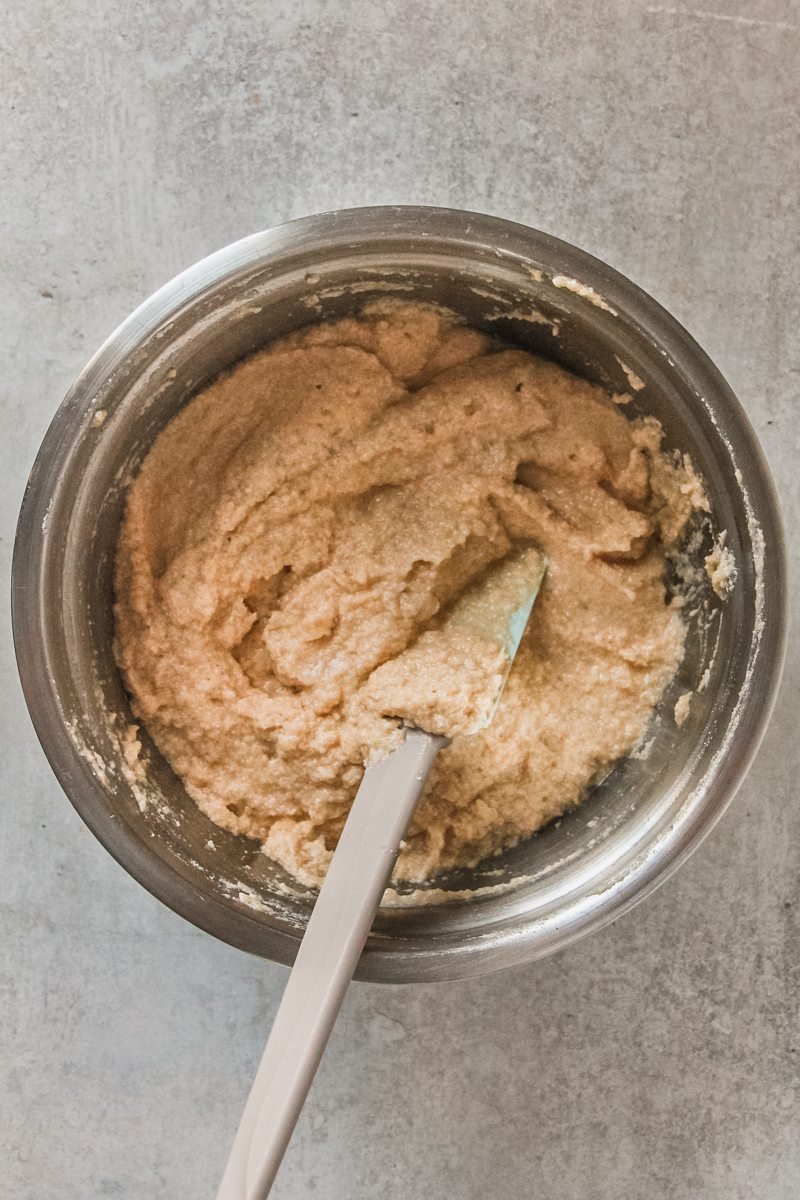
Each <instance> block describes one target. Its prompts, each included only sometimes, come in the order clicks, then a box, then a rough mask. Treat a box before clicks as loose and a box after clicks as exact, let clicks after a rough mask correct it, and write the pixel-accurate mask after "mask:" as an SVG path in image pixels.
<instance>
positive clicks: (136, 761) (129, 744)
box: [122, 723, 147, 783]
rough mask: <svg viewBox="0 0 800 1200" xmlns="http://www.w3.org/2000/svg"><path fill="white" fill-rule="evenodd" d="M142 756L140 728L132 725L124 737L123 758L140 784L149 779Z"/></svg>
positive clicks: (132, 776)
mask: <svg viewBox="0 0 800 1200" xmlns="http://www.w3.org/2000/svg"><path fill="white" fill-rule="evenodd" d="M141 755H142V743H141V742H140V740H139V726H138V725H136V724H135V723H131V724H130V725H128V727H127V728H126V730H125V732H124V733H123V735H122V757H123V759H124V760H125V766H126V767H127V770H128V773H129V774H130V776H131V778H133V779H135V780H137V781H138V782H140V783H141V782H144V780H145V779H146V778H147V772H146V771H145V769H144V765H143V763H142V758H141Z"/></svg>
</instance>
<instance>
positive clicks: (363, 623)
mask: <svg viewBox="0 0 800 1200" xmlns="http://www.w3.org/2000/svg"><path fill="white" fill-rule="evenodd" d="M661 441H662V430H661V427H660V426H659V425H658V423H657V422H655V421H653V420H652V419H644V420H638V421H628V420H627V419H626V418H625V416H624V414H623V413H622V412H621V411H620V410H619V408H618V407H617V406H616V405H615V404H614V403H613V402H612V400H611V398H610V397H609V396H608V394H607V393H605V392H604V391H603V390H602V389H600V388H598V387H596V386H594V385H592V384H590V383H588V382H586V381H585V380H582V379H579V378H577V377H575V376H573V375H571V374H569V373H568V372H567V371H565V370H563V369H561V368H560V367H558V366H556V365H554V364H553V363H552V362H549V361H546V360H544V359H541V358H537V357H534V356H532V355H530V354H528V353H526V352H524V351H522V350H519V349H512V348H509V347H507V346H502V345H500V344H499V343H497V342H495V341H492V340H491V339H489V338H487V337H486V336H484V335H483V334H482V333H479V332H476V331H475V330H472V329H469V328H467V327H466V326H465V325H463V324H462V323H461V322H460V321H459V320H458V319H457V318H456V317H454V316H453V314H450V313H447V312H445V311H443V310H441V309H437V308H434V307H431V306H425V305H419V304H407V303H402V302H398V301H384V302H379V303H373V304H371V305H368V306H367V307H366V308H365V309H364V310H363V311H362V313H361V314H360V315H359V316H357V317H354V318H348V319H345V320H340V321H336V322H333V323H329V324H322V325H317V326H312V327H309V328H307V329H304V330H301V331H299V332H297V333H294V334H292V335H291V336H290V337H288V338H285V339H284V340H283V341H281V342H278V343H276V344H274V345H273V346H271V347H269V348H267V349H266V350H264V351H262V352H259V353H257V354H255V355H254V356H253V357H252V358H250V359H248V360H246V361H244V362H242V363H241V364H239V365H238V366H236V367H235V368H234V369H233V370H231V371H230V372H228V373H227V374H225V375H223V376H221V377H220V378H219V379H217V380H216V382H214V383H212V384H211V385H210V386H209V387H207V388H206V389H205V390H204V391H203V392H201V393H200V394H199V395H197V396H195V397H194V399H193V400H191V401H190V403H189V404H188V405H187V406H186V407H185V408H184V409H182V411H181V412H180V413H179V414H178V415H177V416H176V417H175V419H174V420H173V421H172V422H171V423H170V424H169V425H168V426H167V428H166V429H165V430H164V431H163V432H162V433H161V434H160V436H159V437H158V439H157V440H156V442H155V444H154V446H153V448H152V449H151V451H150V453H149V454H148V456H147V458H146V460H145V462H144V464H143V466H142V469H141V471H140V473H139V475H138V477H137V479H136V480H135V482H134V484H133V485H132V487H131V488H130V491H129V495H128V501H127V509H126V514H125V518H124V522H123V526H122V530H121V536H120V542H119V548H118V554H117V563H116V655H117V661H118V663H119V665H120V668H121V669H122V672H123V675H124V678H125V681H126V683H127V686H128V689H129V691H130V693H131V696H132V703H133V707H134V711H135V714H136V716H137V718H138V719H139V720H141V721H142V722H144V724H145V725H146V727H147V729H148V731H149V733H150V734H151V736H152V738H153V740H154V742H155V743H156V745H157V746H158V747H159V749H160V750H161V751H162V753H163V754H164V755H165V757H166V758H167V759H168V761H169V762H170V763H171V765H172V767H173V769H174V770H175V771H176V772H177V774H178V775H179V776H180V778H181V779H182V780H183V782H184V785H185V787H186V789H187V791H188V792H189V794H190V795H191V796H192V797H193V798H194V800H195V801H196V802H197V804H198V805H199V806H200V808H201V809H203V811H204V812H206V813H207V814H208V815H209V817H211V819H212V820H213V821H215V822H216V823H217V824H219V825H220V826H223V827H224V828H226V829H229V830H232V831H233V832H235V833H241V834H245V835H247V836H248V837H251V838H255V839H258V840H259V841H260V842H261V843H262V844H263V846H264V849H265V851H266V853H267V854H268V855H270V856H271V857H272V858H273V859H275V860H277V861H278V862H279V863H281V864H282V865H283V866H284V867H285V868H286V870H287V871H289V872H290V873H291V874H292V875H293V876H295V877H296V878H297V879H299V880H300V881H302V882H303V883H307V884H316V883H319V881H320V880H321V878H322V877H323V876H324V873H325V870H326V868H327V865H328V863H329V861H330V856H331V853H332V851H333V849H334V847H335V845H336V841H337V838H338V836H339V833H340V831H341V828H342V825H343V823H344V820H345V817H346V815H347V811H348V808H349V806H350V803H351V802H352V799H353V796H354V794H355V792H356V790H357V788H358V784H359V782H360V779H361V775H362V773H363V769H364V764H365V762H366V761H367V760H368V759H370V758H371V757H374V756H376V755H380V754H383V753H386V752H387V751H389V750H390V749H392V748H393V747H394V746H395V745H397V744H398V743H399V740H400V738H401V737H402V730H401V721H402V720H406V721H413V722H416V723H419V724H421V725H423V726H425V725H428V726H429V727H430V726H432V725H434V724H435V723H436V722H437V720H438V721H439V722H440V724H441V727H442V729H444V730H446V731H449V732H450V733H451V734H452V735H453V740H452V742H451V744H450V745H449V746H448V747H446V748H445V749H443V750H442V751H441V752H440V754H439V756H438V759H437V763H436V765H435V767H434V770H433V772H432V775H431V778H430V780H429V782H428V786H427V789H426V792H425V795H424V797H423V799H422V801H421V802H420V804H419V806H418V808H417V812H416V814H415V816H414V818H413V821H412V824H411V827H410V829H409V832H408V835H407V838H406V840H405V844H404V846H403V849H402V850H401V853H400V856H399V859H398V862H397V866H396V870H395V877H396V878H398V879H402V880H421V879H424V878H426V877H429V876H430V875H432V874H434V873H435V872H437V871H439V870H442V869H446V868H449V867H453V866H456V865H471V864H475V863H477V862H478V861H480V860H481V859H484V858H486V857H487V856H489V855H492V854H495V853H497V852H499V851H500V850H502V849H503V848H505V847H508V846H511V845H513V844H514V843H516V842H517V841H519V840H520V839H521V838H523V837H526V836H528V835H529V834H531V833H533V832H534V831H535V830H537V829H539V828H541V826H543V825H544V824H546V823H547V822H549V821H551V820H553V819H554V818H557V817H559V816H560V815H561V814H563V813H564V812H566V811H567V810H568V809H570V808H572V807H574V806H575V805H576V804H578V803H579V802H580V801H581V799H582V798H583V797H584V796H585V795H586V793H587V791H588V789H589V788H590V786H591V784H592V782H593V781H594V780H596V779H597V778H600V777H602V776H603V775H604V774H606V773H607V772H608V770H609V769H610V767H611V766H612V765H613V763H614V762H615V761H616V760H617V759H619V758H620V757H621V756H623V755H625V754H627V753H628V752H630V751H631V750H632V749H633V748H634V747H635V746H636V745H637V743H639V742H640V739H641V738H642V736H643V734H644V731H645V729H646V726H647V723H648V719H649V717H650V714H651V712H652V709H653V707H654V705H655V704H656V703H657V701H658V699H659V698H660V696H661V694H662V691H663V689H664V687H665V686H666V684H667V682H668V681H669V680H670V678H671V677H672V676H673V674H674V672H675V670H676V667H677V665H678V663H679V662H680V659H681V656H682V653H683V642H684V626H683V624H682V621H681V617H680V612H679V606H678V604H677V603H676V602H673V603H671V604H669V603H667V602H666V597H665V586H664V577H665V568H666V560H667V556H668V555H669V554H670V552H671V550H672V549H673V547H674V545H675V543H676V541H677V539H678V537H679V536H680V534H681V531H682V530H683V528H684V526H685V524H686V522H687V520H688V518H689V516H690V515H691V513H692V512H693V510H694V509H695V508H697V507H699V508H706V507H707V503H706V500H705V496H704V494H703V492H702V487H701V485H700V482H699V480H698V479H697V477H696V475H695V474H694V472H693V470H692V467H691V464H690V463H689V462H688V460H687V459H680V458H679V457H677V456H668V455H666V454H665V453H663V451H662V448H661ZM523 540H524V541H525V542H533V543H534V544H535V545H537V546H538V547H539V548H540V549H541V550H542V552H543V553H544V554H545V555H546V556H547V558H548V561H549V566H548V571H547V575H546V578H545V581H544V584H543V586H542V589H541V593H540V595H539V598H538V600H537V602H536V606H535V608H534V613H533V618H532V620H531V621H530V623H529V626H528V629H527V631H526V634H525V636H524V638H523V640H522V643H521V645H520V648H519V651H518V653H517V656H516V659H515V662H514V666H513V669H512V671H511V673H510V675H509V678H508V682H507V683H506V686H505V690H504V692H503V695H502V699H501V702H500V705H499V707H498V709H497V711H496V713H495V714H494V717H493V720H492V722H491V725H489V726H488V728H486V729H483V730H481V731H480V732H477V733H472V734H469V733H468V729H469V728H470V726H471V724H472V723H474V722H473V717H475V715H476V710H475V696H476V693H477V692H479V691H480V686H478V687H477V688H476V686H475V680H476V678H478V677H479V676H480V677H481V678H482V679H483V680H484V682H485V681H486V680H487V679H489V680H490V679H491V676H492V671H495V670H496V669H497V665H498V664H497V662H496V661H493V660H492V659H491V656H488V657H486V656H483V657H482V653H483V651H485V650H486V647H483V651H482V650H481V647H472V650H473V651H474V653H472V654H469V653H467V651H466V649H465V646H464V644H463V642H462V643H459V644H458V645H456V646H449V647H448V646H445V645H444V644H443V643H442V642H441V641H440V642H439V643H437V645H436V646H435V647H434V646H433V644H432V640H431V634H432V631H434V630H435V629H436V628H437V626H438V623H439V620H440V617H441V615H442V613H443V612H444V611H446V609H447V607H448V605H450V604H451V603H452V602H453V601H454V600H455V599H456V598H457V597H458V596H459V595H460V594H461V593H462V592H463V591H464V589H465V588H466V587H467V586H468V585H469V584H470V583H471V582H472V581H474V580H475V579H477V578H478V577H479V576H480V575H481V574H482V572H484V571H485V570H486V568H487V567H488V566H489V565H490V564H492V563H496V562H499V561H500V560H502V559H503V558H504V557H505V556H507V555H508V554H509V552H510V551H512V550H513V549H515V548H516V547H517V545H518V544H519V543H520V542H521V541H523ZM481 673H483V674H481ZM432 685H435V686H432ZM437 689H438V695H437V694H436V692H437ZM471 706H472V708H471ZM459 722H461V724H460V726H459Z"/></svg>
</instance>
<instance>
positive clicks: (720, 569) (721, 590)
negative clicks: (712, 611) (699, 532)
mask: <svg viewBox="0 0 800 1200" xmlns="http://www.w3.org/2000/svg"><path fill="white" fill-rule="evenodd" d="M725 540H726V534H725V531H724V530H723V532H722V533H721V534H720V535H719V537H718V538H717V540H716V542H715V543H714V546H713V548H712V550H711V553H710V554H708V555H706V559H705V567H706V573H707V575H708V578H709V579H710V581H711V586H712V588H713V589H714V591H715V592H716V593H717V595H718V596H719V597H720V599H722V600H724V599H725V597H726V596H727V595H728V593H729V592H730V590H731V588H732V587H733V585H734V583H735V581H736V559H735V558H734V557H733V554H732V552H731V550H730V548H729V547H728V546H726V545H725Z"/></svg>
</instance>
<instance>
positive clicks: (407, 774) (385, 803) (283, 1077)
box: [217, 729, 445, 1200]
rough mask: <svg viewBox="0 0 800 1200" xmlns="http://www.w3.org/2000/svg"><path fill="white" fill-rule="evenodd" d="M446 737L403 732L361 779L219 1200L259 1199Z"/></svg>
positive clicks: (274, 1169)
mask: <svg viewBox="0 0 800 1200" xmlns="http://www.w3.org/2000/svg"><path fill="white" fill-rule="evenodd" d="M444 744H445V739H443V738H437V737H433V736H432V735H431V734H428V733H423V732H422V731H420V730H417V729H411V730H409V731H408V733H407V735H406V739H405V741H404V742H403V744H402V745H401V746H400V747H398V749H397V750H395V751H394V752H393V753H392V754H389V755H387V757H386V758H384V759H381V761H380V762H377V763H376V764H375V765H374V766H372V767H369V768H368V769H367V771H366V772H365V773H364V778H363V780H362V782H361V787H360V788H359V789H358V794H357V795H356V798H355V800H354V801H353V807H352V808H351V810H350V814H349V816H348V818H347V822H346V824H345V827H344V829H343V831H342V835H341V837H340V839H339V844H338V846H337V847H336V852H335V854H334V856H333V859H332V861H331V865H330V867H329V868H328V873H327V875H326V877H325V882H324V883H323V885H322V888H321V890H320V893H319V897H318V899H317V902H316V904H315V905H314V911H313V912H312V914H311V919H310V921H309V923H308V927H307V929H306V932H305V936H304V937H303V941H302V943H301V945H300V949H299V951H298V953H297V958H296V959H295V964H294V967H293V968H292V973H291V975H290V976H289V982H288V983H287V985H286V990H285V991H284V993H283V998H282V1000H281V1003H280V1007H279V1008H278V1013H277V1016H276V1017H275V1022H274V1024H273V1026H272V1031H271V1033H270V1035H269V1040H268V1041H267V1045H266V1049H265V1050H264V1055H263V1057H262V1059H261V1063H260V1066H259V1068H258V1072H257V1074H256V1078H255V1082H254V1083H253V1087H252V1089H251V1091H250V1095H249V1097H248V1100H247V1104H246V1106H245V1110H244V1113H243V1115H242V1120H241V1123H240V1125H239V1130H238V1133H237V1134H236V1139H235V1141H234V1143H233V1148H232V1150H231V1154H230V1158H229V1159H228V1165H227V1167H226V1170H225V1175H224V1178H223V1180H222V1184H221V1186H220V1189H219V1191H218V1193H217V1200H264V1197H265V1196H267V1194H268V1193H269V1190H270V1188H271V1186H272V1183H273V1180H274V1179H275V1176H276V1174H277V1172H278V1168H279V1166H280V1164H281V1159H282V1158H283V1155H284V1152H285V1150H286V1147H287V1145H288V1144H289V1139H290V1138H291V1136H292V1131H293V1129H294V1126H295V1123H296V1121H297V1118H298V1116H299V1115H300V1110H301V1108H302V1107H303V1101H304V1100H305V1098H306V1095H307V1093H308V1089H309V1088H310V1087H311V1083H312V1080H313V1078H314V1075H315V1073H316V1070H317V1067H318V1065H319V1060H320V1059H321V1058H322V1053H323V1051H324V1049H325V1044H326V1042H327V1040H328V1037H329V1035H330V1031H331V1029H332V1027H333V1023H334V1021H335V1019H336V1014H337V1013H338V1011H339V1008H340V1006H341V1003H342V999H343V998H344V994H345V992H346V990H347V985H348V983H349V982H350V979H351V977H352V974H353V971H354V970H355V966H356V963H357V962H358V959H359V956H360V954H361V951H362V949H363V947H364V943H365V941H366V940H367V935H368V933H369V931H370V928H371V926H372V922H373V919H374V916H375V912H376V909H377V907H378V904H379V903H380V899H381V896H382V895H383V892H384V889H385V888H386V885H387V883H388V882H389V876H390V875H391V872H392V867H393V866H394V862H395V859H396V858H397V853H398V849H399V846H400V842H401V840H402V837H403V834H404V833H405V831H406V828H407V826H408V822H409V820H410V819H411V814H412V813H413V811H414V806H415V805H416V803H417V800H418V799H419V795H420V793H421V791H422V789H423V787H424V785H425V780H426V779H427V777H428V774H429V772H430V769H431V767H432V766H433V762H434V759H435V758H436V754H437V751H438V750H439V749H440V747H441V746H443V745H444Z"/></svg>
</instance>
